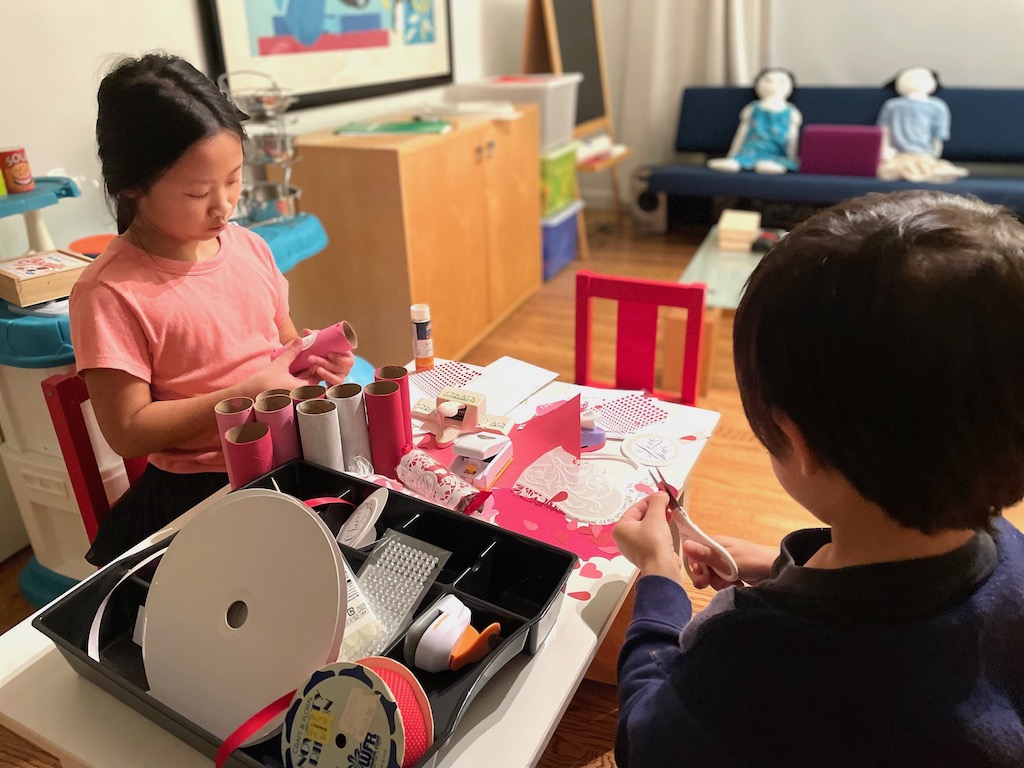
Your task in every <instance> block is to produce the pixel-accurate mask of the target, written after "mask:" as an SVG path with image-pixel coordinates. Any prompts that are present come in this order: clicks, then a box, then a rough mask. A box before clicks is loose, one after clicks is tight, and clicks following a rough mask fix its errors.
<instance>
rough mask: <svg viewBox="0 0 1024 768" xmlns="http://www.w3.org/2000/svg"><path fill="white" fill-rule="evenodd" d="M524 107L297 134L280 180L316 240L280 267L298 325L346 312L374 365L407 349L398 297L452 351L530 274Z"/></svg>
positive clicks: (531, 180)
mask: <svg viewBox="0 0 1024 768" xmlns="http://www.w3.org/2000/svg"><path fill="white" fill-rule="evenodd" d="M537 120H538V114H537V109H536V107H535V106H533V105H524V106H523V107H522V109H521V115H520V117H518V118H515V119H512V120H493V121H492V120H468V119H461V120H459V121H456V122H455V124H454V126H453V128H452V130H451V131H450V132H448V133H445V134H440V135H414V136H409V135H397V134H389V135H375V136H335V135H334V134H333V133H332V132H323V133H315V134H308V135H304V136H300V137H299V139H298V142H297V145H298V151H299V156H300V157H301V162H299V163H297V164H296V165H295V166H294V168H293V171H292V183H293V184H295V185H296V186H298V187H300V188H301V189H302V210H304V211H307V212H309V213H312V214H314V215H316V216H317V217H318V218H319V219H320V221H321V222H322V223H323V225H324V228H325V229H326V231H327V236H328V238H329V244H328V246H327V248H326V249H325V250H324V251H323V252H321V253H319V254H318V255H316V256H314V257H313V258H311V259H308V260H307V261H305V262H303V263H301V264H299V265H298V266H297V267H296V268H295V269H293V270H292V271H291V272H289V273H288V282H289V285H290V294H291V311H292V318H293V319H294V320H295V323H296V325H297V326H298V327H299V329H300V330H301V329H302V328H303V327H307V328H322V327H324V326H327V325H330V324H331V323H335V322H337V321H338V320H348V321H349V322H350V323H351V324H352V325H353V327H354V328H355V329H356V332H357V334H358V336H359V349H358V352H359V354H360V355H361V356H363V357H365V358H367V359H368V360H370V361H371V362H372V363H374V364H375V365H392V364H396V363H405V362H406V361H407V360H409V359H411V357H412V340H411V339H412V326H411V322H410V319H409V305H410V304H415V303H421V302H422V303H426V304H429V305H430V310H431V316H432V320H431V322H432V327H433V336H434V354H435V355H437V356H438V357H447V358H455V359H457V358H459V357H461V356H463V355H465V354H466V353H467V352H468V351H469V350H470V349H471V348H472V347H473V346H474V345H475V344H476V343H477V342H479V341H480V339H481V338H482V337H483V336H485V335H486V334H487V333H488V332H489V331H490V330H491V329H492V328H493V327H494V326H495V325H497V324H498V323H499V322H501V321H502V320H503V319H504V318H505V317H507V316H508V314H509V313H510V312H512V310H514V309H515V308H516V307H517V306H518V305H519V304H520V303H522V302H523V301H524V300H525V299H526V298H528V297H529V296H530V294H532V293H533V292H534V291H535V290H536V289H537V288H538V287H539V286H540V283H541V236H540V179H539V159H538V143H539V128H538V123H537Z"/></svg>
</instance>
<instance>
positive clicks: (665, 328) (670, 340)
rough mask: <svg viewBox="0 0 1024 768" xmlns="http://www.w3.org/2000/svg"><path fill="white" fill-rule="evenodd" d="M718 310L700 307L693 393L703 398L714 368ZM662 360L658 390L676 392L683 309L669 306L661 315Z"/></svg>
mask: <svg viewBox="0 0 1024 768" xmlns="http://www.w3.org/2000/svg"><path fill="white" fill-rule="evenodd" d="M721 317H722V310H721V309H718V308H717V307H715V308H710V309H705V310H704V328H703V336H702V338H701V349H700V374H699V375H698V378H697V394H698V395H700V396H701V397H703V396H704V395H706V394H707V393H708V389H709V388H710V386H711V371H712V369H713V368H714V364H715V363H714V355H715V334H716V332H717V328H718V322H719V320H720V319H721ZM661 338H662V361H661V385H660V386H661V389H664V390H667V391H669V392H679V391H680V390H681V389H682V386H683V353H684V352H685V348H686V310H685V309H670V310H668V311H667V312H665V314H664V317H663V318H662V327H661Z"/></svg>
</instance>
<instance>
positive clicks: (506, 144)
mask: <svg viewBox="0 0 1024 768" xmlns="http://www.w3.org/2000/svg"><path fill="white" fill-rule="evenodd" d="M487 128H488V130H487V134H488V135H487V141H486V143H485V145H484V154H485V157H486V163H485V165H484V168H485V171H486V175H487V221H488V224H489V226H488V232H487V245H488V267H489V283H490V294H491V316H492V320H493V321H494V322H497V321H499V320H501V319H503V318H504V317H505V316H506V315H508V314H509V313H510V312H512V310H513V309H515V308H516V307H517V306H518V305H519V304H520V303H522V301H523V300H525V299H526V298H527V297H528V296H530V294H532V293H533V292H534V291H535V290H536V289H537V288H538V287H539V286H540V283H541V226H540V157H539V155H538V145H539V143H540V139H539V128H538V124H537V110H536V109H535V108H529V109H524V110H523V113H522V116H521V117H519V118H518V119H516V120H495V121H494V122H492V123H489V124H488V125H487Z"/></svg>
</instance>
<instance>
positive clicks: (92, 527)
mask: <svg viewBox="0 0 1024 768" xmlns="http://www.w3.org/2000/svg"><path fill="white" fill-rule="evenodd" d="M42 387H43V396H44V397H45V399H46V407H47V408H48V409H49V411H50V420H51V421H52V422H53V429H54V431H55V432H56V433H57V442H58V443H59V444H60V451H61V453H62V454H63V455H64V463H65V464H66V465H67V468H68V477H69V478H70V479H71V488H72V489H73V490H74V492H75V499H76V501H78V508H79V510H80V511H81V513H82V522H83V523H84V524H85V532H86V534H87V535H88V536H89V541H90V543H91V542H92V540H93V539H95V538H96V531H97V529H98V528H99V526H100V523H102V522H103V520H104V519H105V518H106V516H107V513H108V512H110V503H109V502H108V501H107V492H106V489H105V488H104V487H103V476H102V475H101V474H100V468H99V464H98V462H97V461H96V452H95V451H94V450H93V447H92V441H91V440H90V438H89V430H88V428H87V427H86V423H85V415H84V414H83V413H82V405H83V404H84V403H85V402H86V401H87V400H88V399H89V391H88V390H87V389H86V388H85V382H84V381H83V380H82V379H81V377H80V376H78V374H75V373H58V374H55V375H53V376H50V377H49V378H48V379H45V380H44V381H43V382H42ZM124 468H125V471H126V472H127V473H128V484H129V485H131V484H132V483H134V482H135V480H136V479H137V478H138V476H139V475H141V474H142V471H143V470H144V469H145V468H146V457H145V456H143V457H142V458H138V459H125V460H124Z"/></svg>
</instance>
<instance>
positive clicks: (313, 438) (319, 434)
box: [295, 399, 345, 472]
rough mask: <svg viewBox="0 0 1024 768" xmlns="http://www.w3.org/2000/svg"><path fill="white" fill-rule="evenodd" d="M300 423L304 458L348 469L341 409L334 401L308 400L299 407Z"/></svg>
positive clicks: (333, 467)
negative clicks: (340, 419) (342, 434)
mask: <svg viewBox="0 0 1024 768" xmlns="http://www.w3.org/2000/svg"><path fill="white" fill-rule="evenodd" d="M295 412H296V414H297V415H298V420H299V438H300V439H301V441H302V457H303V458H304V459H305V460H306V461H311V462H313V463H314V464H319V465H320V466H321V467H327V468H328V469H336V470H338V471H339V472H343V471H344V470H345V454H344V451H343V450H342V447H341V429H340V428H339V426H338V407H337V406H336V405H335V404H334V403H333V402H331V401H330V400H324V399H314V400H304V401H302V402H301V403H299V404H298V405H297V406H295Z"/></svg>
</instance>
